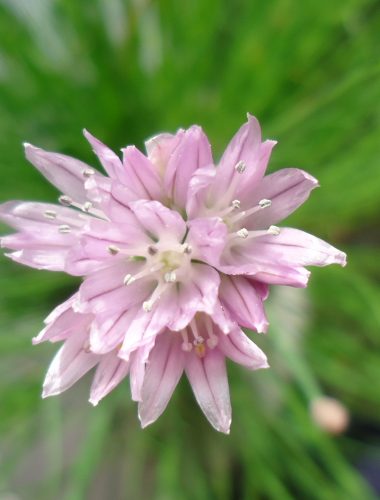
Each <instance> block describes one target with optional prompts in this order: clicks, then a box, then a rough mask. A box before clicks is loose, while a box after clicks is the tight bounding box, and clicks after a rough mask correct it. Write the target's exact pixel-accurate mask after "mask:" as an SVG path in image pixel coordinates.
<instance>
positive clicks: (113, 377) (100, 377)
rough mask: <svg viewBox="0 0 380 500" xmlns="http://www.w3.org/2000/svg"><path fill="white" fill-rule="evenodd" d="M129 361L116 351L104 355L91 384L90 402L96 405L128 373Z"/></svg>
mask: <svg viewBox="0 0 380 500" xmlns="http://www.w3.org/2000/svg"><path fill="white" fill-rule="evenodd" d="M128 371H129V363H126V362H125V361H123V360H122V359H120V358H118V357H117V356H116V354H115V353H114V352H112V353H109V354H107V355H106V356H102V357H101V358H100V362H99V365H98V367H97V369H96V372H95V376H94V380H93V382H92V385H91V391H90V399H89V401H90V403H91V404H93V405H94V406H96V405H97V404H98V403H99V401H100V400H101V399H103V398H104V397H105V396H107V394H109V393H110V392H111V391H112V390H113V389H114V388H115V387H116V386H117V385H119V384H120V382H121V381H122V380H123V379H124V378H125V377H126V376H127V375H128Z"/></svg>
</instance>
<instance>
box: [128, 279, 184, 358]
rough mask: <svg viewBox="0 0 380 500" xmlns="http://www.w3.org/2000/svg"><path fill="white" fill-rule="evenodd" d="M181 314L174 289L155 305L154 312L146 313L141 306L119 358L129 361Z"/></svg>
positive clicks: (167, 292) (166, 292)
mask: <svg viewBox="0 0 380 500" xmlns="http://www.w3.org/2000/svg"><path fill="white" fill-rule="evenodd" d="M180 312H181V311H180V310H179V309H178V306H177V303H176V300H175V290H174V289H173V287H171V288H169V289H168V290H166V291H165V293H164V294H163V295H162V296H161V297H160V299H159V300H158V301H157V303H156V304H154V306H153V309H152V311H150V312H147V311H144V310H143V308H142V307H141V306H140V307H139V308H138V309H137V311H136V314H135V317H134V319H133V321H132V322H131V323H130V325H129V328H128V329H127V331H126V332H125V336H124V342H123V345H122V346H121V349H120V351H119V356H120V357H121V358H123V359H126V360H128V359H129V357H130V355H131V353H132V352H133V351H135V350H136V349H138V348H141V347H144V346H146V345H148V344H150V342H151V341H152V340H153V339H154V338H155V337H156V336H157V335H158V334H159V333H160V332H161V331H162V330H163V329H164V328H165V327H166V326H167V325H169V324H171V323H172V322H173V321H174V318H176V317H177V315H178V314H179V313H180Z"/></svg>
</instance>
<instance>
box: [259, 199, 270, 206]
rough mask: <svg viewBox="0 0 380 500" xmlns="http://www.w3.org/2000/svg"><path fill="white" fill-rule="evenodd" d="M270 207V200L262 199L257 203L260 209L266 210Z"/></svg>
mask: <svg viewBox="0 0 380 500" xmlns="http://www.w3.org/2000/svg"><path fill="white" fill-rule="evenodd" d="M271 205H272V202H271V200H267V199H266V198H263V199H262V200H260V201H259V207H261V208H268V207H270V206H271Z"/></svg>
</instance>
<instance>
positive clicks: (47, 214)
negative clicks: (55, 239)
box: [44, 210, 57, 220]
mask: <svg viewBox="0 0 380 500" xmlns="http://www.w3.org/2000/svg"><path fill="white" fill-rule="evenodd" d="M44 216H45V217H46V218H47V219H51V220H53V219H55V218H56V217H57V212H54V210H45V212H44Z"/></svg>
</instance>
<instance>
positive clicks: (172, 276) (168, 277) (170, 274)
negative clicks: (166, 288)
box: [164, 271, 177, 283]
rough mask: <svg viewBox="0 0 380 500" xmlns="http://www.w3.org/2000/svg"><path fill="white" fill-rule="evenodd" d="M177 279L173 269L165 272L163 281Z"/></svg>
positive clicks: (167, 281)
mask: <svg viewBox="0 0 380 500" xmlns="http://www.w3.org/2000/svg"><path fill="white" fill-rule="evenodd" d="M176 279H177V275H176V273H175V271H170V272H168V273H165V274H164V281H165V282H166V283H174V282H175V281H176Z"/></svg>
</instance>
